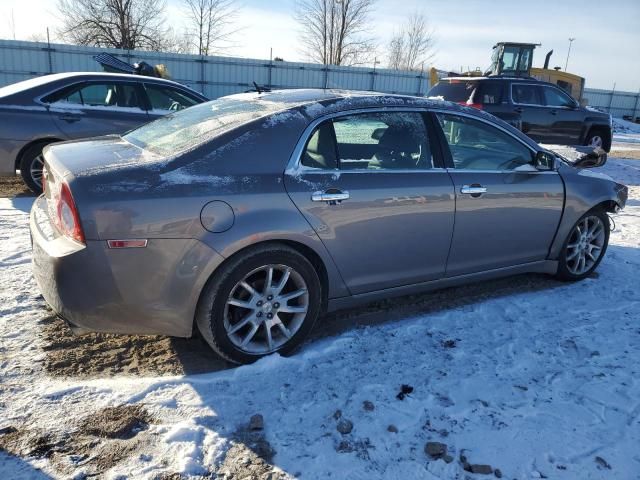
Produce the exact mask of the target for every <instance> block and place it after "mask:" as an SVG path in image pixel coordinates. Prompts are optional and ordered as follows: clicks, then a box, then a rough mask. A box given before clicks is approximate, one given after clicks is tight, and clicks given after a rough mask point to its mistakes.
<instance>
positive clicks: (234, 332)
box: [196, 245, 322, 363]
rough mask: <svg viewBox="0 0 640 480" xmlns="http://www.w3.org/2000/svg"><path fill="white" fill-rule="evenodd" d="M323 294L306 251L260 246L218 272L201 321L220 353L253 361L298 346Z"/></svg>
mask: <svg viewBox="0 0 640 480" xmlns="http://www.w3.org/2000/svg"><path fill="white" fill-rule="evenodd" d="M321 298H322V296H321V284H320V280H319V278H318V274H317V273H316V270H315V268H314V267H313V265H312V264H311V263H310V262H309V261H308V260H307V259H306V258H305V257H304V256H303V255H301V254H300V253H298V252H297V251H295V250H293V249H291V248H289V247H287V246H285V245H270V246H266V247H259V248H256V249H254V250H252V251H249V252H247V253H244V254H240V256H239V257H238V258H236V259H233V260H232V261H231V262H230V263H229V264H227V265H224V266H223V267H222V269H221V271H220V272H218V273H217V274H216V275H214V277H213V278H212V279H211V281H210V282H209V283H208V285H207V286H206V287H205V290H204V292H203V294H202V296H201V299H200V302H199V305H198V311H197V313H196V322H197V324H198V329H199V330H200V332H201V333H202V336H203V337H204V339H205V340H206V342H207V343H208V344H209V345H210V346H211V348H213V350H214V351H215V352H216V353H218V354H219V355H220V356H222V357H223V358H225V359H227V360H229V361H231V362H234V363H251V362H253V361H255V360H257V359H259V358H261V357H263V356H265V355H269V354H271V353H274V352H278V353H281V354H284V355H286V354H288V353H290V352H292V351H293V350H294V349H295V348H296V347H298V346H299V345H300V344H301V343H302V341H303V340H304V338H305V337H306V336H307V334H308V333H309V332H310V331H311V329H312V327H313V324H314V323H315V321H316V319H317V317H318V314H319V312H320V307H321Z"/></svg>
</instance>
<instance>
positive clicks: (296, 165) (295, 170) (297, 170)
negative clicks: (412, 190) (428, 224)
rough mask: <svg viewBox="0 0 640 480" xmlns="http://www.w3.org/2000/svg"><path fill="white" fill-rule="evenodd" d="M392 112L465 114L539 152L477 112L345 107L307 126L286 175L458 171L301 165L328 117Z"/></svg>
mask: <svg viewBox="0 0 640 480" xmlns="http://www.w3.org/2000/svg"><path fill="white" fill-rule="evenodd" d="M389 112H414V113H421V114H425V113H444V114H448V115H458V116H462V117H466V118H470V119H472V120H477V121H479V122H483V123H486V124H487V125H489V126H491V127H493V128H497V129H498V130H500V131H502V132H504V133H506V134H507V135H509V136H510V137H511V138H513V139H514V140H515V141H517V142H519V143H520V144H522V145H524V146H525V147H527V148H528V149H529V150H531V152H532V153H534V154H536V153H538V152H539V151H540V150H537V149H535V148H533V147H532V146H531V145H529V144H527V143H526V142H523V141H522V140H521V139H519V138H518V137H516V136H515V135H514V134H513V133H511V132H509V131H508V130H506V129H505V128H503V127H502V126H500V125H497V124H495V123H493V122H490V121H488V120H487V119H484V118H480V117H478V116H475V115H471V114H468V113H466V112H457V111H452V110H448V109H446V108H438V107H422V108H420V107H402V106H388V107H369V108H359V109H354V110H342V111H340V112H333V113H329V114H326V115H322V116H320V117H318V118H316V119H315V120H313V121H312V122H311V123H310V124H309V125H307V127H306V128H305V129H304V131H303V132H302V134H301V135H300V138H299V139H298V143H296V146H295V148H294V149H293V153H292V154H291V156H290V157H289V161H288V162H287V167H286V168H285V171H284V173H285V174H287V175H292V176H295V175H300V174H302V173H304V174H307V173H325V174H326V173H333V174H336V173H340V174H341V173H347V172H356V173H370V172H383V173H394V172H397V173H424V172H432V171H433V172H443V171H448V170H455V169H448V168H446V167H434V168H425V169H418V168H416V169H397V170H392V169H388V170H384V169H379V170H373V169H372V170H368V169H360V170H340V169H339V168H331V169H324V168H313V167H307V166H305V165H302V164H301V163H300V160H301V157H302V152H303V150H304V147H305V145H306V144H307V141H308V140H309V137H310V136H311V134H312V133H313V131H314V130H315V128H316V127H317V126H318V125H319V124H321V123H322V122H324V121H327V120H331V119H333V118H336V117H344V116H348V115H357V114H361V113H389ZM427 131H428V127H427ZM469 170H470V171H475V172H480V171H481V170H471V169H469ZM455 171H457V172H460V171H462V170H455ZM488 171H489V172H492V173H496V172H504V171H503V170H488ZM506 172H513V170H506ZM520 173H527V172H520ZM529 173H556V172H555V171H551V172H546V171H539V172H529Z"/></svg>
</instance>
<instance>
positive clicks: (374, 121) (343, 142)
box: [301, 112, 433, 170]
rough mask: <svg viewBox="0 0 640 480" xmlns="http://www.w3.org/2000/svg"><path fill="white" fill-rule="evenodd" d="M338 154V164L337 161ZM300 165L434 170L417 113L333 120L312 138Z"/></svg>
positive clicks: (421, 119) (367, 115) (421, 121)
mask: <svg viewBox="0 0 640 480" xmlns="http://www.w3.org/2000/svg"><path fill="white" fill-rule="evenodd" d="M336 154H337V161H336ZM301 163H302V165H305V166H308V167H312V168H322V169H332V168H336V164H337V166H338V167H339V168H340V170H416V169H418V170H422V169H429V168H433V157H432V155H431V149H430V146H429V141H428V136H427V130H426V125H425V123H424V120H423V117H422V115H421V114H420V113H415V112H394V113H364V114H357V115H348V116H344V117H339V118H335V119H334V120H332V121H327V122H325V123H323V124H322V125H321V126H320V127H319V128H318V129H316V131H315V132H314V133H313V134H312V135H311V137H310V138H309V141H308V142H307V146H306V148H305V151H304V153H303V155H302V160H301Z"/></svg>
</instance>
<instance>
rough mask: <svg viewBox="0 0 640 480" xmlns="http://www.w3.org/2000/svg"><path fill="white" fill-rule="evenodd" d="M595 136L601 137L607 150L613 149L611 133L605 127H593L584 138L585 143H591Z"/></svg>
mask: <svg viewBox="0 0 640 480" xmlns="http://www.w3.org/2000/svg"><path fill="white" fill-rule="evenodd" d="M595 138H600V139H601V147H602V149H603V150H604V151H605V152H607V153H608V152H610V151H611V133H610V132H607V130H606V129H604V128H592V129H591V130H589V133H588V134H587V136H586V138H585V139H584V144H585V145H591V142H593V140H594V139H595Z"/></svg>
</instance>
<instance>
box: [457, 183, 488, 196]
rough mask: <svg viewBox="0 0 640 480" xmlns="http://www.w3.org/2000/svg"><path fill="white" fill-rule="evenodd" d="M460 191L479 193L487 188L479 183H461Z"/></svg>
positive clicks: (484, 191) (470, 193) (485, 191)
mask: <svg viewBox="0 0 640 480" xmlns="http://www.w3.org/2000/svg"><path fill="white" fill-rule="evenodd" d="M460 193H466V194H469V195H480V194H482V193H487V189H486V188H485V187H482V186H480V185H463V186H462V188H461V189H460Z"/></svg>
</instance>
